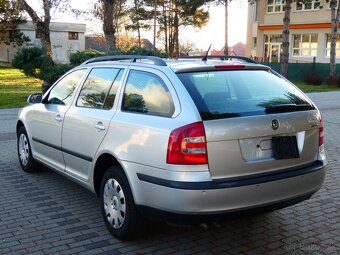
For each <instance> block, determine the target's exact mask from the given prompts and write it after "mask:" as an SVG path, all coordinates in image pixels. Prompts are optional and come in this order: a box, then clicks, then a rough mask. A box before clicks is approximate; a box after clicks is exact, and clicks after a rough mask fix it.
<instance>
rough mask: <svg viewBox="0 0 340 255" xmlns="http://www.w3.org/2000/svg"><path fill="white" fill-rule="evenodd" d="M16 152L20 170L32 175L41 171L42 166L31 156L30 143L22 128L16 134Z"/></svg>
mask: <svg viewBox="0 0 340 255" xmlns="http://www.w3.org/2000/svg"><path fill="white" fill-rule="evenodd" d="M17 152H18V158H19V162H20V166H21V168H22V170H24V171H25V172H27V173H34V172H37V171H39V170H41V168H42V165H41V164H40V163H38V162H37V161H35V160H34V158H33V156H32V149H31V145H30V141H29V139H28V136H27V132H26V130H25V128H24V127H21V128H20V129H19V132H18V136H17Z"/></svg>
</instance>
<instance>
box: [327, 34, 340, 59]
mask: <svg viewBox="0 0 340 255" xmlns="http://www.w3.org/2000/svg"><path fill="white" fill-rule="evenodd" d="M331 40H332V36H331V34H326V56H327V57H330V55H331ZM335 52H336V56H337V57H340V35H337V36H336V45H335Z"/></svg>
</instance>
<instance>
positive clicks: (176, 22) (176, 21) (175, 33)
mask: <svg viewBox="0 0 340 255" xmlns="http://www.w3.org/2000/svg"><path fill="white" fill-rule="evenodd" d="M178 26H179V24H178V13H177V10H176V11H175V20H174V29H175V31H174V43H175V49H176V58H179V35H178V34H179V33H178Z"/></svg>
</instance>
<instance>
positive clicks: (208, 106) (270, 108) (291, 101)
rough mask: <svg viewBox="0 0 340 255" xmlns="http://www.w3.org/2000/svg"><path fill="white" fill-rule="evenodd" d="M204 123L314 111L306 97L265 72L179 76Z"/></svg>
mask: <svg viewBox="0 0 340 255" xmlns="http://www.w3.org/2000/svg"><path fill="white" fill-rule="evenodd" d="M178 77H179V78H180V80H181V81H182V83H183V84H184V86H185V87H186V89H187V90H188V92H189V94H190V95H191V97H192V99H193V100H194V102H195V104H196V106H197V108H198V110H199V112H200V114H201V117H202V119H203V120H208V119H219V118H233V117H241V116H252V115H262V114H270V113H279V112H290V111H302V110H311V109H314V107H313V106H312V105H311V104H310V103H309V102H308V100H307V98H306V97H305V96H304V95H303V94H302V93H301V92H300V91H299V90H298V89H296V88H295V87H294V86H292V85H291V84H289V83H288V82H287V81H285V80H284V79H281V78H280V77H277V76H276V75H274V74H272V73H270V72H268V71H263V70H232V71H231V70H228V71H208V72H195V73H180V74H178Z"/></svg>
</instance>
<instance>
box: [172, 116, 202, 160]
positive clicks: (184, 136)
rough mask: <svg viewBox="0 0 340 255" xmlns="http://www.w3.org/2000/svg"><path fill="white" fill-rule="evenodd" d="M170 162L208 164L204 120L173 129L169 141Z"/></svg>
mask: <svg viewBox="0 0 340 255" xmlns="http://www.w3.org/2000/svg"><path fill="white" fill-rule="evenodd" d="M167 163H168V164H181V165H196V164H207V163H208V154H207V143H206V137H205V131H204V126H203V122H196V123H192V124H189V125H186V126H183V127H180V128H177V129H175V130H173V131H172V132H171V134H170V137H169V142H168V154H167Z"/></svg>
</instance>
